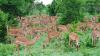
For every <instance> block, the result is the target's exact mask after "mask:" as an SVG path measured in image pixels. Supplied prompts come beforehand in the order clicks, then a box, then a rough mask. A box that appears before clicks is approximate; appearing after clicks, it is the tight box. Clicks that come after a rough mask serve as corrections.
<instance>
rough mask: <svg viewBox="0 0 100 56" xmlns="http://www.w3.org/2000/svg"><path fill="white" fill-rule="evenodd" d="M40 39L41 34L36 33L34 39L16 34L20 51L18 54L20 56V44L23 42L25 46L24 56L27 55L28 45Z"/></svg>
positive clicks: (16, 41) (16, 42) (17, 48)
mask: <svg viewBox="0 0 100 56" xmlns="http://www.w3.org/2000/svg"><path fill="white" fill-rule="evenodd" d="M39 39H40V36H39V35H36V36H35V37H34V39H33V40H28V39H27V38H25V37H24V36H16V40H15V44H16V50H17V51H18V56H20V54H19V53H20V51H19V45H21V44H23V45H24V46H25V50H24V56H26V51H27V50H26V47H28V46H31V45H34V44H35V43H36V41H37V40H39Z"/></svg>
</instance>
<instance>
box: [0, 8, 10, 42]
mask: <svg viewBox="0 0 100 56" xmlns="http://www.w3.org/2000/svg"><path fill="white" fill-rule="evenodd" d="M7 19H8V14H5V13H4V12H3V11H1V10H0V42H5V40H6V38H5V36H6V22H7Z"/></svg>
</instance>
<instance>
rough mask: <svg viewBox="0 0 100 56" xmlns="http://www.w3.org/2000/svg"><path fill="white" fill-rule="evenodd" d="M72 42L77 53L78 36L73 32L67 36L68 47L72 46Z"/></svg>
mask: <svg viewBox="0 0 100 56" xmlns="http://www.w3.org/2000/svg"><path fill="white" fill-rule="evenodd" d="M72 42H75V44H76V48H77V51H78V48H79V36H78V35H77V34H76V33H74V32H71V33H70V34H69V46H70V47H71V45H72Z"/></svg>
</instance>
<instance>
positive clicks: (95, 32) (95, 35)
mask: <svg viewBox="0 0 100 56" xmlns="http://www.w3.org/2000/svg"><path fill="white" fill-rule="evenodd" d="M92 36H93V37H92V44H93V46H95V44H96V40H97V38H100V31H98V30H97V29H96V28H95V27H94V29H93V31H92Z"/></svg>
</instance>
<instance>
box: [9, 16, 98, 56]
mask: <svg viewBox="0 0 100 56" xmlns="http://www.w3.org/2000/svg"><path fill="white" fill-rule="evenodd" d="M27 18H28V19H27ZM56 19H57V17H56V16H32V17H18V20H19V22H20V24H21V27H19V28H17V27H9V26H7V32H8V34H9V35H12V36H14V37H15V44H16V50H18V55H19V45H20V44H23V45H24V46H25V47H27V46H30V45H34V44H35V43H36V41H38V40H39V39H40V35H41V34H37V33H39V32H46V33H48V36H47V38H46V39H45V41H44V43H43V45H42V46H43V47H45V46H46V45H47V43H49V42H50V40H51V39H52V38H54V37H57V38H58V37H60V36H59V35H60V33H61V32H68V31H69V28H68V26H65V25H57V24H56ZM35 24H44V25H47V26H46V27H42V28H35V27H32V25H35ZM99 27H100V23H97V22H96V17H93V18H92V21H90V22H89V21H88V22H85V23H80V25H79V28H80V29H82V30H83V31H84V29H86V28H91V29H92V30H93V31H92V35H93V37H92V44H93V46H95V44H96V39H97V38H98V37H100V31H99V30H100V29H99ZM57 29H58V30H57ZM27 35H32V36H35V37H34V39H33V40H29V39H27V38H26V37H27ZM79 41H80V40H79V36H78V34H77V33H75V32H70V33H69V46H70V47H71V46H72V42H74V43H75V45H76V48H77V50H78V48H79ZM24 53H25V54H26V48H25V52H24ZM19 56H20V55H19Z"/></svg>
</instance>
